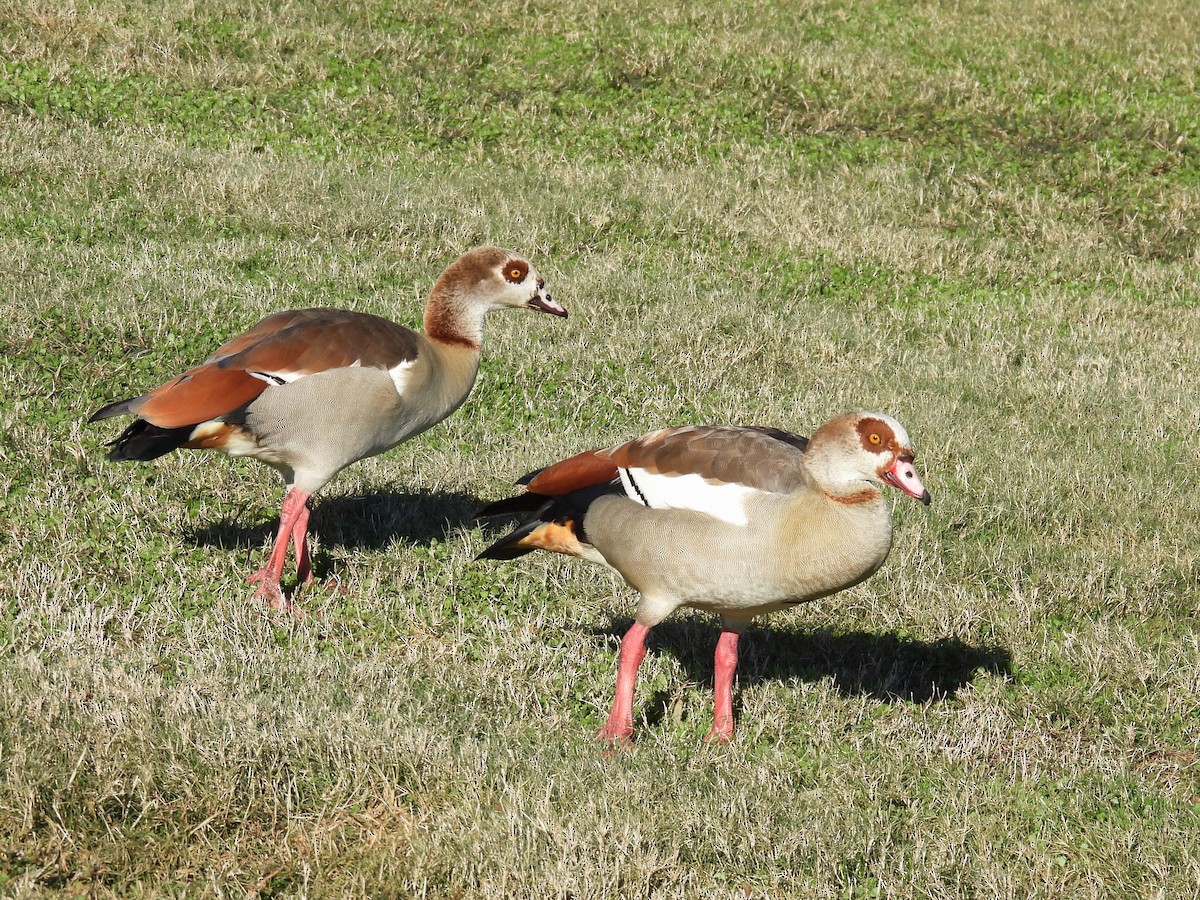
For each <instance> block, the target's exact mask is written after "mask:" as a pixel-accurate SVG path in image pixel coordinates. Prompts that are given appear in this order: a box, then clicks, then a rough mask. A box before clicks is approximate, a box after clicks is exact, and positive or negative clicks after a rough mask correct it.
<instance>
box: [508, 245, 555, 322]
mask: <svg viewBox="0 0 1200 900" xmlns="http://www.w3.org/2000/svg"><path fill="white" fill-rule="evenodd" d="M498 274H499V278H500V283H501V285H502V287H501V290H500V291H499V293H498V295H497V296H496V298H495V301H494V303H493V307H496V308H498V307H504V306H515V307H525V308H528V309H534V310H537V311H538V312H546V313H550V314H551V315H555V316H565V315H566V314H567V311H566V310H565V309H563V307H562V306H561V305H559V304H558V302H556V301H555V299H554V298H553V297H551V296H550V292H549V291H547V290H546V282H545V281H544V280H543V278H542V276H541V275H539V274H538V270H537V269H535V268H534V267H533V264H532V263H530V262H529V260H527V259H524V258H522V257H520V256H510V257H509V258H508V260H507V261H506V262H505V263H504V264H503V265H502V266H500V268H499V270H498Z"/></svg>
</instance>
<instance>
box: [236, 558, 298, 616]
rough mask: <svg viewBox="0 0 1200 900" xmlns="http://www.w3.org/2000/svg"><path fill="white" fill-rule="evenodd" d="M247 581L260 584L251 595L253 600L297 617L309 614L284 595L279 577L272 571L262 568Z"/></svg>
mask: <svg viewBox="0 0 1200 900" xmlns="http://www.w3.org/2000/svg"><path fill="white" fill-rule="evenodd" d="M246 583H247V584H255V583H257V584H258V587H257V588H255V589H254V593H253V594H251V595H250V599H251V601H253V602H256V603H265V604H266V605H267V606H268V607H269V608H270V609H273V610H275V611H276V612H284V613H288V614H289V615H292V616H295V617H296V618H297V619H303V618H305V617H306V616H307V615H308V613H306V612H305V611H304V610H303V609H301V608H300V607H299V606H297V605H296V604H295V603H293V602H292V601H291V600H289V599H288V598H287V597H286V596H285V595H284V593H283V588H282V587H281V586H280V584H279V579H278V578H276V577H275V576H274V575H273V574H272V573H271V572H268V571H267V570H265V569H261V570H259V571H257V572H255V573H254V574H253V575H251V576H250V577H249V578H247V579H246Z"/></svg>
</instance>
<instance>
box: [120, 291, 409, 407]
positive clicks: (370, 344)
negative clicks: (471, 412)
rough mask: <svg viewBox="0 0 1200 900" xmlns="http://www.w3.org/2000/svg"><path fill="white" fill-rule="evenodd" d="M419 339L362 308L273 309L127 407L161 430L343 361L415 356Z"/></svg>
mask: <svg viewBox="0 0 1200 900" xmlns="http://www.w3.org/2000/svg"><path fill="white" fill-rule="evenodd" d="M420 346H421V344H420V338H419V337H418V335H416V334H415V333H414V332H413V331H411V330H410V329H408V328H405V327H404V326H403V325H397V324H396V323H395V322H390V321H388V320H387V319H383V318H380V317H379V316H373V315H369V314H366V313H355V312H350V311H348V310H339V309H305V310H292V311H288V312H281V313H276V314H275V315H273V316H268V317H267V318H265V319H263V320H262V321H261V322H259V323H258V324H257V325H255V326H254V327H253V328H251V329H250V330H249V331H247V332H245V333H244V334H240V335H238V336H237V337H235V338H233V339H232V340H229V341H227V342H226V343H224V344H222V345H221V346H220V347H218V348H217V350H216V351H215V352H214V353H213V354H212V356H210V357H209V358H208V360H206V361H205V363H204V364H203V365H200V366H197V367H196V368H194V369H192V370H190V371H188V372H185V373H184V374H183V375H181V376H179V377H178V378H176V379H174V380H172V381H169V382H167V383H166V384H164V385H162V386H161V387H158V388H155V389H154V390H153V391H151V392H150V393H149V394H146V395H145V397H143V398H140V399H139V400H138V401H136V402H135V403H133V404H131V407H130V411H132V412H136V413H137V414H138V415H139V416H141V417H142V418H144V419H146V420H147V421H149V422H151V423H153V424H155V425H158V426H160V427H163V428H175V427H178V426H182V425H196V424H199V423H200V422H208V421H211V420H213V419H217V418H219V417H221V416H226V415H229V414H230V413H232V412H234V411H236V410H238V409H241V408H242V407H243V406H245V405H246V404H247V403H250V402H251V401H253V400H254V398H255V397H257V396H258V395H259V394H261V393H262V392H263V391H264V390H265V389H266V388H267V387H268V386H269V385H272V384H284V383H286V382H290V381H295V380H296V379H298V378H303V377H304V376H305V375H313V374H316V373H317V372H324V371H328V370H329V369H338V368H344V367H348V366H369V367H375V368H382V369H389V370H392V369H394V368H395V367H397V366H401V365H403V364H404V363H405V362H411V361H413V360H415V359H416V358H417V355H418V353H419V351H420Z"/></svg>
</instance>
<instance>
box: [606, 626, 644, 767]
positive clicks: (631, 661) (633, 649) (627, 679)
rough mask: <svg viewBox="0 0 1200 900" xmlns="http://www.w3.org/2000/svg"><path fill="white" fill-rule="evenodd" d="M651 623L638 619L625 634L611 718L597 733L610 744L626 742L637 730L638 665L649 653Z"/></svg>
mask: <svg viewBox="0 0 1200 900" xmlns="http://www.w3.org/2000/svg"><path fill="white" fill-rule="evenodd" d="M649 633H650V629H649V627H647V626H645V625H642V624H641V623H640V622H634V623H633V625H631V626H630V628H629V630H628V631H627V632H625V637H623V638H621V661H620V663H619V664H618V665H617V693H616V696H615V697H613V704H612V709H611V710H609V713H608V721H607V722H605V723H604V727H603V728H601V729H600V730H599V731H598V732H596V737H597V738H599V739H600V740H602V741H606V742H608V743H610V744H625V743H628V742H629V738H630V736H631V735H632V734H633V685H634V682H635V681H636V680H637V672H638V666H640V665H641V664H642V660H643V659H644V658H645V656H646V635H647V634H649Z"/></svg>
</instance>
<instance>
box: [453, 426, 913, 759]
mask: <svg viewBox="0 0 1200 900" xmlns="http://www.w3.org/2000/svg"><path fill="white" fill-rule="evenodd" d="M913 458H914V454H913V450H912V445H911V444H910V442H909V439H908V434H907V433H906V432H905V430H904V428H903V427H902V426H901V425H900V423H899V422H897V421H896V420H895V419H893V418H891V417H890V416H886V415H883V414H882V413H874V412H850V413H844V414H842V415H840V416H837V417H836V418H834V419H831V420H830V421H829V422H826V423H825V424H824V425H822V426H821V427H820V428H818V429H817V431H816V433H815V434H813V436H812V438H810V439H805V438H803V437H800V436H798V435H794V434H789V433H788V432H786V431H781V430H778V429H774V428H756V427H750V428H731V427H714V426H686V427H682V428H667V429H664V430H662V431H655V432H652V433H650V434H647V435H644V436H643V437H640V438H637V439H636V440H632V441H629V442H628V443H625V444H621V445H619V446H616V447H609V448H607V449H604V450H591V451H588V452H585V453H580V454H578V455H576V456H572V457H570V458H569V459H565V460H562V461H561V462H558V463H555V464H553V465H551V466H549V467H547V468H545V469H541V470H538V471H536V472H532V473H530V474H529V475H527V476H525V477H524V478H523V479H521V481H520V482H518V483H520V484H524V485H525V486H526V488H527V493H525V494H521V495H519V496H516V497H511V498H509V499H507V500H500V501H498V502H496V503H493V504H491V505H489V506H486V507H484V508H483V509H481V510H480V511H479V512H478V513H477V518H481V519H486V518H491V517H494V516H501V515H513V514H517V515H522V514H523V515H524V516H525V518H524V521H523V522H522V523H521V524H520V525H519V526H518V527H517V528H516V530H514V531H513V532H512V533H510V534H509V535H507V536H506V537H504V538H502V539H501V540H499V541H497V542H496V543H495V544H493V545H492V546H490V547H489V548H488V549H486V550H485V551H483V553H481V554H480V557H481V558H488V559H513V558H515V557H518V556H522V555H523V554H525V553H528V552H530V551H532V550H551V551H553V552H555V553H563V554H566V555H568V556H578V557H580V558H581V559H586V560H589V561H591V562H595V563H600V564H602V565H606V566H609V567H610V568H612V569H615V570H616V571H617V572H618V573H620V574H621V576H622V577H623V578H624V579H625V580H626V581H627V582H628V583H629V585H630V586H631V587H633V588H634V589H635V590H637V591H638V592H639V593H640V594H641V599H640V601H639V602H638V607H637V614H636V617H635V621H634V624H633V626H632V627H631V628H630V629H629V631H628V632H627V633H626V634H625V637H624V638H623V639H622V641H621V657H620V663H619V665H618V668H617V689H616V696H615V699H614V700H613V704H612V709H611V711H610V712H609V715H608V721H607V722H606V723H605V725H604V727H603V728H601V729H600V732H599V734H598V735H597V737H599V738H600V739H601V740H603V741H606V742H609V743H623V742H627V741H628V740H629V738H630V736H631V735H632V733H633V687H634V681H635V679H636V677H637V671H638V666H639V665H640V664H641V661H642V658H643V656H645V652H646V635H647V634H648V633H649V631H650V629H651V628H652V627H654V626H655V625H657V624H658V623H659V622H661V621H662V620H663V619H665V618H666V617H667V616H668V615H670V614H671V613H672V612H673V611H674V610H675V609H676V608H678V607H680V606H690V607H694V608H696V609H703V610H711V611H712V612H715V613H719V614H720V615H721V617H722V630H721V635H720V638H719V639H718V641H717V649H716V658H715V677H714V681H715V703H714V713H713V726H712V730H711V731H710V732H709V733H708V735H707V737H706V738H705V740H706V741H713V740H720V741H728V740H730V739H731V738H732V737H733V675H734V670H735V669H736V667H737V644H738V635H739V634H740V633H741V632H742V630H743V629H744V628H745V627H746V626H747V625H748V624H749V622H750V620H751V618H753V617H754V616H757V615H761V614H763V613H768V612H772V611H773V610H777V609H784V608H786V607H788V606H792V605H794V604H797V603H804V602H806V601H809V600H816V599H818V598H820V597H827V596H829V595H830V594H833V593H836V592H837V591H841V590H844V589H846V588H848V587H852V586H853V585H856V584H858V583H859V582H861V581H863V580H864V579H865V578H867V577H868V576H870V575H871V574H872V573H873V572H874V571H875V570H876V569H878V568H879V567H880V566H881V565H882V564H883V561H884V559H885V558H886V557H887V555H888V550H889V549H890V548H891V543H892V520H891V515H890V513H889V510H888V505H887V503H886V502H885V500H884V497H883V492H882V491H881V490H880V488H879V485H881V484H890V485H892V486H893V487H897V488H899V489H900V490H902V491H903V492H904V493H906V494H908V495H910V496H912V497H915V498H917V499H918V500H920V501H921V502H922V503H924V504H928V503H929V501H930V496H929V491H927V490H926V489H925V486H924V485H923V484H922V483H921V478H920V476H919V475H918V474H917V470H916V468H915V467H914V465H913Z"/></svg>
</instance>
